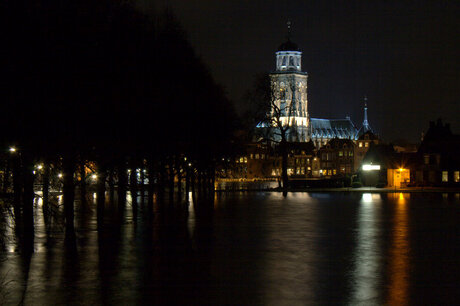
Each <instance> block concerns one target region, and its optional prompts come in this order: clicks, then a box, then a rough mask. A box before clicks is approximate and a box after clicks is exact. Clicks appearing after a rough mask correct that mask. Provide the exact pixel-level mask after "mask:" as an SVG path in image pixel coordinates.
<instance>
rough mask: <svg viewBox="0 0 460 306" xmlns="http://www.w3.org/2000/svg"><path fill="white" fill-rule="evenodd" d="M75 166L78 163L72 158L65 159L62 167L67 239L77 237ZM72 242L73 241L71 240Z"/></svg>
mask: <svg viewBox="0 0 460 306" xmlns="http://www.w3.org/2000/svg"><path fill="white" fill-rule="evenodd" d="M75 164H76V161H75V159H74V158H72V157H64V159H63V162H62V166H63V175H64V186H63V193H64V217H65V227H66V238H70V239H73V237H72V236H73V235H75V231H74V227H75V226H74V200H75V182H74V173H75ZM71 241H72V240H71Z"/></svg>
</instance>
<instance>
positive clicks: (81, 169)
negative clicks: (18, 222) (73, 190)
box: [79, 161, 87, 208]
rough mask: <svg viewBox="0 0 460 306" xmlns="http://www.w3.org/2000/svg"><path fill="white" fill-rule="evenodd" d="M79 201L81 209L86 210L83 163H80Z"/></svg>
mask: <svg viewBox="0 0 460 306" xmlns="http://www.w3.org/2000/svg"><path fill="white" fill-rule="evenodd" d="M79 170H80V201H81V205H82V208H86V204H87V203H86V186H87V184H86V170H85V162H83V161H82V162H81V164H80V169H79Z"/></svg>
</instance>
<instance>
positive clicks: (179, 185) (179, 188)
mask: <svg viewBox="0 0 460 306" xmlns="http://www.w3.org/2000/svg"><path fill="white" fill-rule="evenodd" d="M180 162H181V161H180V158H179V157H178V158H176V172H177V197H178V199H179V202H180V201H181V199H182V173H181V166H180Z"/></svg>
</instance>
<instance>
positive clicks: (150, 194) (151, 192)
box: [147, 160, 155, 215]
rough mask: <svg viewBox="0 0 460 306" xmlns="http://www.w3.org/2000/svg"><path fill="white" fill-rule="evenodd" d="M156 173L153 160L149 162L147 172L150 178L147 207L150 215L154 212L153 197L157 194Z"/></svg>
mask: <svg viewBox="0 0 460 306" xmlns="http://www.w3.org/2000/svg"><path fill="white" fill-rule="evenodd" d="M154 173H155V170H154V166H153V160H149V161H148V170H147V175H148V178H149V185H148V186H147V188H148V189H147V196H148V200H147V205H148V211H149V213H151V212H153V196H154V192H155V187H154V184H155V177H154ZM149 215H150V214H149Z"/></svg>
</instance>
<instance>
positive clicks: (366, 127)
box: [363, 96, 371, 133]
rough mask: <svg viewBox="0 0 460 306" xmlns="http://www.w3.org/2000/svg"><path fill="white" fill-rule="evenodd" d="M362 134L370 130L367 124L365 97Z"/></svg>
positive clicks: (365, 100)
mask: <svg viewBox="0 0 460 306" xmlns="http://www.w3.org/2000/svg"><path fill="white" fill-rule="evenodd" d="M363 130H364V133H365V132H367V131H370V130H371V127H370V126H369V122H368V121H367V96H364V120H363Z"/></svg>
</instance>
